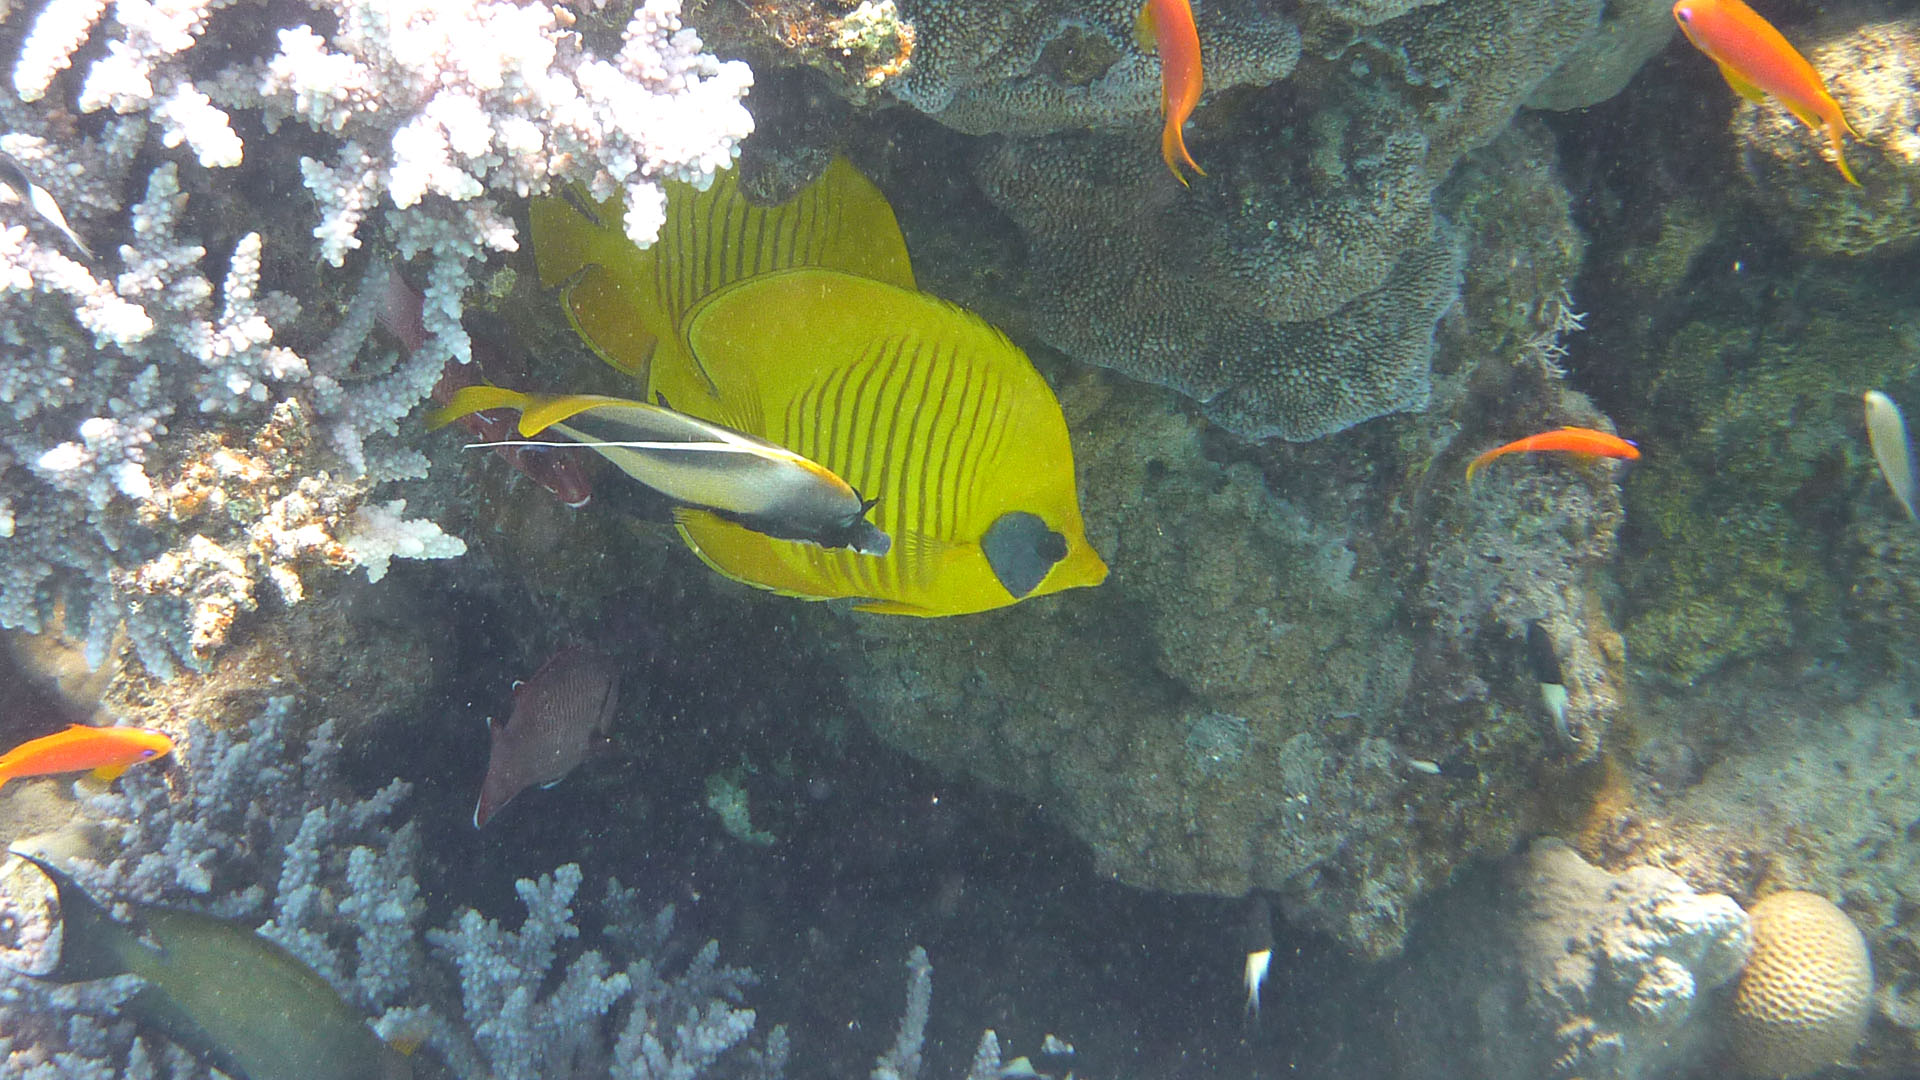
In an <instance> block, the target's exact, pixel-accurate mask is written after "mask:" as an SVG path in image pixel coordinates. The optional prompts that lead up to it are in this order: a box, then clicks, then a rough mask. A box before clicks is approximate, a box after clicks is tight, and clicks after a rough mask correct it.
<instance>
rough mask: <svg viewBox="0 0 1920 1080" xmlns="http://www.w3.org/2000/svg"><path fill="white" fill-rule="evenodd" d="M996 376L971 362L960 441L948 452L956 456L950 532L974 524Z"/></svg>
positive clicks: (958, 424) (959, 427)
mask: <svg viewBox="0 0 1920 1080" xmlns="http://www.w3.org/2000/svg"><path fill="white" fill-rule="evenodd" d="M992 377H993V371H992V369H990V368H988V367H986V366H985V365H982V364H980V363H978V362H977V361H976V362H973V363H970V364H968V365H967V372H966V378H965V381H964V382H963V383H962V388H961V402H962V405H963V408H964V409H965V415H964V416H963V417H959V418H956V420H955V423H954V427H955V428H956V429H957V430H959V431H960V432H961V435H960V441H959V444H958V445H957V446H955V447H954V448H953V449H952V450H951V451H950V452H949V454H948V456H949V457H950V458H951V459H952V465H951V468H952V479H951V480H950V481H949V487H950V488H951V489H952V492H953V494H952V496H951V501H952V506H953V518H952V521H951V522H950V523H949V524H948V528H949V529H950V530H951V533H950V535H953V536H959V535H961V532H962V530H963V528H965V527H969V526H970V524H971V516H970V515H971V509H972V507H973V505H974V503H975V501H976V499H977V492H976V491H975V490H974V488H975V485H976V484H977V483H978V481H979V478H980V475H981V468H980V445H981V442H982V441H983V439H982V436H983V433H984V432H983V428H984V427H985V425H986V419H987V415H988V414H987V413H986V411H985V409H984V408H983V407H982V406H983V405H984V403H985V398H986V395H987V394H988V393H989V392H990V390H991V385H990V384H991V382H992ZM967 539H970V540H978V539H979V537H977V536H975V537H967Z"/></svg>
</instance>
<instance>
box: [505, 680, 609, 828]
mask: <svg viewBox="0 0 1920 1080" xmlns="http://www.w3.org/2000/svg"><path fill="white" fill-rule="evenodd" d="M619 698H620V675H619V673H618V672H616V671H615V670H614V669H613V665H612V664H611V663H609V662H608V660H607V658H606V657H604V656H601V655H600V654H599V653H597V652H594V651H593V650H592V649H586V648H579V647H574V648H568V649H562V650H560V651H559V652H558V653H555V654H554V657H553V659H551V660H548V661H547V662H546V664H545V665H543V666H542V667H541V668H540V670H539V671H537V672H535V673H534V676H533V678H531V679H528V680H527V681H526V682H523V683H521V684H519V685H518V686H516V687H514V691H513V715H512V717H511V718H509V719H508V720H507V722H506V723H504V724H501V723H497V722H496V723H494V724H492V725H491V728H490V730H491V732H492V734H493V753H492V756H490V757H489V758H488V759H487V778H486V779H485V780H483V781H481V783H480V801H479V803H478V804H477V805H475V806H474V808H473V827H474V828H476V829H477V828H480V827H481V826H483V825H485V824H486V823H487V819H488V818H491V817H492V816H493V815H495V814H497V813H499V812H500V808H501V807H503V806H505V805H507V803H508V802H509V801H510V800H512V798H513V797H514V796H515V795H518V794H520V793H521V792H522V791H525V790H526V789H527V788H528V787H530V786H532V785H534V784H539V785H541V786H542V787H552V786H553V785H555V784H557V783H559V782H560V780H561V779H562V778H563V777H565V776H566V775H567V774H568V773H570V772H572V771H573V769H574V767H575V766H577V765H579V764H580V763H581V762H582V761H585V760H586V759H587V754H588V753H589V752H590V751H591V750H592V749H593V746H594V744H595V743H597V742H600V741H602V740H604V739H605V737H606V735H607V732H608V731H609V730H610V729H611V728H612V726H613V710H614V708H615V706H616V705H618V704H619Z"/></svg>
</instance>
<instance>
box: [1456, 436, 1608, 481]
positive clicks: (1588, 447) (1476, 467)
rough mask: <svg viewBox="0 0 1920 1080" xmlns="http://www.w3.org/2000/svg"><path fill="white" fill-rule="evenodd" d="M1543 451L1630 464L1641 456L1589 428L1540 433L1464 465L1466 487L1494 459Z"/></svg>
mask: <svg viewBox="0 0 1920 1080" xmlns="http://www.w3.org/2000/svg"><path fill="white" fill-rule="evenodd" d="M1543 450H1557V451H1559V452H1561V453H1566V454H1585V455H1587V456H1588V457H1610V458H1621V459H1624V460H1626V461H1632V460H1634V459H1635V458H1638V457H1639V456H1640V448H1639V447H1637V446H1635V445H1633V444H1632V443H1630V442H1628V441H1627V440H1625V439H1623V438H1621V437H1619V436H1618V435H1609V434H1607V433H1606V432H1604V431H1595V430H1593V429H1592V428H1579V427H1563V428H1555V429H1554V430H1552V431H1543V432H1541V433H1540V434H1538V435H1529V436H1527V437H1526V438H1524V439H1515V440H1514V441H1512V442H1510V443H1508V444H1506V445H1505V446H1496V447H1494V448H1493V449H1491V450H1488V451H1487V452H1486V453H1484V454H1481V455H1480V456H1479V457H1476V458H1474V459H1473V460H1472V461H1470V462H1468V463H1467V483H1469V484H1471V483H1473V475H1474V474H1475V473H1477V472H1479V471H1480V469H1481V467H1482V466H1484V465H1485V464H1486V463H1487V462H1489V461H1492V460H1493V459H1494V458H1497V457H1500V456H1502V455H1504V454H1520V453H1527V454H1531V453H1538V452H1540V451H1543Z"/></svg>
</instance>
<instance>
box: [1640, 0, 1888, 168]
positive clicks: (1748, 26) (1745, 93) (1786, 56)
mask: <svg viewBox="0 0 1920 1080" xmlns="http://www.w3.org/2000/svg"><path fill="white" fill-rule="evenodd" d="M1673 17H1674V19H1675V20H1676V21H1678V22H1679V23H1680V29H1681V31H1682V32H1683V33H1685V34H1686V35H1687V40H1688V41H1691V42H1693V47H1694V48H1696V49H1699V50H1700V51H1701V52H1703V53H1706V54H1707V57H1708V58H1709V59H1711V60H1712V61H1713V62H1714V63H1716V64H1719V65H1720V74H1721V75H1723V76H1725V77H1726V80H1727V85H1728V86H1731V87H1733V89H1734V90H1735V92H1737V93H1738V94H1739V95H1740V96H1741V97H1744V98H1746V99H1747V100H1749V101H1762V100H1764V99H1765V98H1766V96H1767V95H1768V94H1772V95H1773V96H1774V97H1776V98H1779V99H1780V104H1782V105H1785V106H1786V107H1787V111H1788V112H1791V113H1792V114H1793V115H1795V116H1797V117H1799V118H1800V122H1801V123H1803V124H1805V125H1807V126H1808V127H1810V128H1812V129H1813V130H1815V131H1819V130H1820V129H1821V127H1822V126H1824V127H1825V128H1826V129H1827V138H1828V140H1830V141H1831V142H1832V143H1833V163H1834V164H1835V165H1837V166H1839V168H1840V175H1841V176H1844V177H1846V178H1847V183H1849V184H1852V185H1853V186H1855V187H1859V186H1860V181H1858V180H1855V179H1854V178H1853V170H1852V169H1849V168H1847V159H1846V155H1844V154H1842V153H1841V152H1840V133H1841V132H1846V133H1847V134H1849V135H1852V136H1853V137H1854V138H1856V139H1858V138H1859V137H1860V133H1859V132H1857V131H1855V130H1853V125H1852V124H1849V123H1847V118H1846V117H1844V116H1842V115H1840V103H1839V102H1837V101H1835V100H1833V95H1832V94H1830V93H1828V92H1827V81H1826V80H1825V79H1823V78H1821V77H1820V73H1819V72H1818V71H1815V70H1814V69H1813V65H1812V64H1809V63H1807V58H1806V57H1804V56H1801V55H1800V53H1799V51H1798V50H1797V49H1795V48H1794V47H1793V46H1792V45H1789V44H1788V43H1787V39H1786V38H1784V37H1782V36H1780V31H1778V30H1775V29H1774V28H1773V24H1772V23H1769V22H1768V21H1767V20H1765V19H1763V18H1761V17H1760V15H1759V13H1757V12H1755V11H1754V10H1753V9H1752V8H1750V7H1748V6H1747V5H1746V4H1744V3H1742V2H1741V0H1678V2H1677V3H1675V4H1674V5H1673Z"/></svg>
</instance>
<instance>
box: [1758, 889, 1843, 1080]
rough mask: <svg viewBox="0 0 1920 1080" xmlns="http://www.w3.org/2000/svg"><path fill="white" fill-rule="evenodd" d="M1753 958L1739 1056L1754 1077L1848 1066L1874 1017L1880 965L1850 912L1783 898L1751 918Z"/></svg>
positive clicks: (1824, 902) (1794, 896)
mask: <svg viewBox="0 0 1920 1080" xmlns="http://www.w3.org/2000/svg"><path fill="white" fill-rule="evenodd" d="M1748 916H1749V917H1750V918H1751V919H1752V920H1753V957H1752V958H1751V959H1750V960H1748V961H1747V966H1746V970H1745V971H1743V972H1741V975H1740V982H1739V984H1738V985H1737V986H1736V987H1735V988H1734V993H1733V1026H1734V1039H1733V1044H1734V1052H1735V1056H1736V1057H1737V1058H1738V1059H1739V1061H1740V1064H1741V1067H1742V1068H1743V1069H1744V1070H1745V1071H1746V1073H1747V1074H1748V1075H1750V1076H1763V1077H1785V1076H1801V1075H1804V1074H1806V1073H1810V1072H1813V1071H1815V1070H1817V1069H1821V1068H1824V1067H1826V1066H1828V1065H1831V1064H1833V1063H1834V1062H1836V1061H1842V1060H1844V1059H1845V1058H1846V1057H1847V1055H1848V1054H1850V1053H1851V1052H1852V1051H1853V1048H1854V1045H1855V1044H1857V1043H1858V1042H1859V1041H1860V1036H1861V1035H1862V1034H1863V1033H1864V1032H1865V1031H1866V1029H1867V1019H1868V1018H1869V1017H1870V1016H1872V1014H1873V963H1872V960H1871V958H1870V957H1869V956H1868V955H1867V942H1866V939H1865V938H1863V937H1861V935H1860V930H1859V928H1858V927H1856V926H1854V924H1853V920H1852V919H1849V918H1848V917H1847V913H1846V912H1844V911H1841V910H1840V909H1839V908H1838V907H1836V906H1835V905H1834V903H1833V901H1831V900H1828V899H1827V898H1826V897H1824V896H1821V895H1819V894H1818V893H1810V892H1779V893H1774V894H1773V895H1771V896H1768V897H1766V898H1765V899H1763V900H1761V901H1760V902H1759V903H1757V904H1755V905H1754V906H1753V909H1752V910H1751V911H1749V912H1748Z"/></svg>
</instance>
